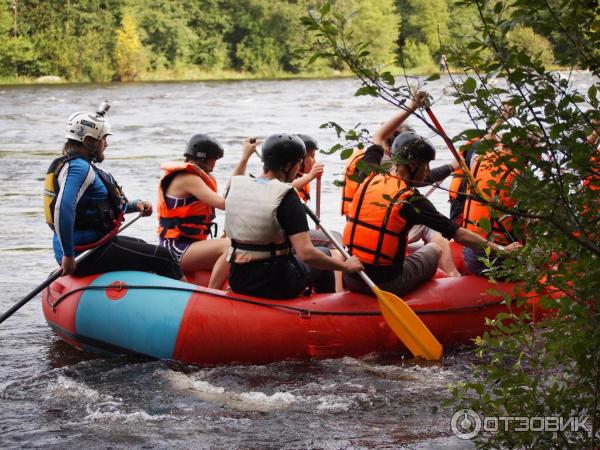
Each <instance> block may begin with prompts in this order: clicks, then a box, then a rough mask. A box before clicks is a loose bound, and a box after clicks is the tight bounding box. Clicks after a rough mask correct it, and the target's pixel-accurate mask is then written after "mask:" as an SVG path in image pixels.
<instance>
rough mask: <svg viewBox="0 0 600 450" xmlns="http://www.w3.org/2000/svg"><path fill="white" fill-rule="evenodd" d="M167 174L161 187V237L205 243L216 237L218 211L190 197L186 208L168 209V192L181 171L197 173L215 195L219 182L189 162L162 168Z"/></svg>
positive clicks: (169, 164) (159, 219)
mask: <svg viewBox="0 0 600 450" xmlns="http://www.w3.org/2000/svg"><path fill="white" fill-rule="evenodd" d="M160 168H161V169H162V170H164V171H165V173H164V174H163V176H162V178H161V179H160V182H159V184H158V207H157V209H158V235H159V236H160V237H162V238H165V239H177V238H179V237H181V236H184V237H187V238H189V239H193V240H196V241H203V240H205V239H206V238H207V237H208V236H215V235H216V230H215V232H214V233H212V229H213V227H215V228H216V223H215V222H214V221H213V220H214V218H215V209H214V208H213V207H212V206H209V205H207V204H205V203H202V202H201V201H200V200H198V199H195V198H194V197H189V198H188V199H185V200H188V201H190V200H191V201H190V202H189V203H187V202H186V201H183V202H182V203H183V204H182V206H176V207H175V208H168V207H167V201H166V192H167V189H168V188H169V185H170V184H171V182H172V181H173V179H174V178H175V176H176V175H177V174H179V173H181V172H188V173H193V174H194V175H197V176H199V177H200V178H202V181H204V182H205V183H206V185H207V186H208V187H209V188H210V189H211V190H212V191H214V192H217V181H216V180H215V179H214V178H213V177H212V176H211V175H209V174H207V173H206V172H205V171H204V170H202V169H201V168H200V167H198V166H196V165H195V164H192V163H189V162H187V163H186V162H169V163H165V164H163V165H161V167H160Z"/></svg>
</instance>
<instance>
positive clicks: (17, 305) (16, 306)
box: [0, 213, 142, 323]
mask: <svg viewBox="0 0 600 450" xmlns="http://www.w3.org/2000/svg"><path fill="white" fill-rule="evenodd" d="M140 217H142V214H141V213H140V214H138V215H136V216H135V217H133V218H131V219H129V220H128V221H127V222H125V223H124V224H123V225H121V228H119V231H118V232H117V233H116V234H115V236H116V235H117V234H119V233H120V232H121V231H123V230H124V229H125V228H127V227H128V226H130V225H131V224H133V223H134V222H135V221H136V220H138V219H139V218H140ZM97 248H98V247H94V248H91V249H89V250H86V251H85V252H83V253H81V254H80V255H79V256H77V258H75V263H76V264H79V263H80V262H81V261H83V260H84V259H85V258H87V257H88V256H89V255H90V254H91V253H92V252H94V250H96V249H97ZM61 273H62V268H61V267H59V268H58V269H56V270H55V271H54V272H52V273H51V274H50V276H49V277H48V278H47V279H46V281H44V282H43V283H42V284H40V285H39V286H38V287H36V288H35V289H34V290H33V291H31V292H30V293H29V294H27V295H26V296H25V297H24V298H23V299H21V300H19V301H18V302H17V303H15V304H14V305H13V306H12V307H11V308H10V309H9V310H8V311H6V312H5V313H4V314H2V315H1V316H0V323H2V322H4V321H5V320H6V319H8V318H9V317H10V316H12V315H13V314H14V313H15V312H16V311H17V310H19V309H20V308H21V307H22V306H23V305H25V304H26V303H27V302H29V300H31V299H32V298H34V297H35V296H36V295H38V294H39V293H40V292H42V291H43V290H44V288H46V286H48V285H49V284H50V283H52V282H53V281H54V280H56V279H57V278H59V277H60V276H61Z"/></svg>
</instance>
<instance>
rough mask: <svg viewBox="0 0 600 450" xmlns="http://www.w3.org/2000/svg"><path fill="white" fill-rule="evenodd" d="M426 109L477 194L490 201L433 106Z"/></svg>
mask: <svg viewBox="0 0 600 450" xmlns="http://www.w3.org/2000/svg"><path fill="white" fill-rule="evenodd" d="M425 111H426V112H427V115H429V118H430V119H431V121H432V122H433V125H435V127H436V129H437V130H438V133H440V136H441V137H442V139H444V142H446V145H447V146H448V148H449V149H450V152H451V153H452V155H453V156H454V158H455V159H456V161H457V162H458V164H459V165H460V168H461V169H462V170H463V172H464V173H465V174H466V175H467V178H468V179H469V183H471V185H472V186H473V188H474V189H475V192H476V193H477V195H478V196H479V197H481V198H482V199H484V200H485V201H487V202H489V201H490V198H489V196H488V195H485V194H484V193H483V192H482V190H481V189H480V188H479V185H478V184H477V183H476V182H475V177H473V174H472V173H471V169H469V166H467V163H466V162H465V160H464V159H463V157H462V156H460V153H458V152H457V151H456V147H454V144H453V143H452V141H451V140H450V138H449V137H448V135H447V134H446V132H445V131H444V129H443V128H442V125H441V124H440V122H439V121H438V120H437V117H436V116H435V114H433V111H432V110H431V108H429V107H427V108H425Z"/></svg>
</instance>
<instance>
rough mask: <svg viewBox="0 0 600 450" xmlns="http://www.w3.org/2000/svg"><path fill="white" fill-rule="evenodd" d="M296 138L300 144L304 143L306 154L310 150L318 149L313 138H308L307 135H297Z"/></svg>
mask: <svg viewBox="0 0 600 450" xmlns="http://www.w3.org/2000/svg"><path fill="white" fill-rule="evenodd" d="M298 137H299V138H300V139H302V142H304V146H305V147H306V151H307V152H309V151H311V150H317V149H318V148H319V144H317V141H316V140H315V139H314V138H312V137H310V136H309V135H308V134H299V135H298Z"/></svg>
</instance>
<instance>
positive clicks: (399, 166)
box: [344, 133, 520, 295]
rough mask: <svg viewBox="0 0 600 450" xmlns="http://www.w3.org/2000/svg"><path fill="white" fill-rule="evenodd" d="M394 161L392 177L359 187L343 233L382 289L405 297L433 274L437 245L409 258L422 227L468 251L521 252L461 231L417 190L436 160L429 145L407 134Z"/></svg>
mask: <svg viewBox="0 0 600 450" xmlns="http://www.w3.org/2000/svg"><path fill="white" fill-rule="evenodd" d="M392 157H393V159H394V168H393V169H392V170H391V171H390V173H389V174H379V175H375V176H372V177H369V178H368V179H366V180H365V181H364V182H363V183H362V184H361V186H360V187H359V189H358V191H357V193H356V195H355V197H354V200H353V202H352V205H351V206H350V214H349V217H348V222H347V224H346V227H345V229H344V244H346V246H347V247H348V249H349V250H350V252H351V253H352V254H353V255H354V256H357V257H358V259H359V260H360V261H361V262H362V263H363V265H364V267H365V271H366V273H367V274H368V275H369V276H370V277H371V279H372V280H373V281H374V282H375V283H377V284H378V285H379V287H380V288H381V289H383V290H386V291H390V292H393V293H394V294H396V295H404V294H406V293H407V292H409V291H411V290H412V289H414V288H415V287H417V286H418V285H420V284H422V283H423V282H425V281H427V280H429V279H430V278H432V277H433V276H434V275H435V271H436V268H437V265H438V259H439V257H440V253H441V248H440V246H439V245H438V244H437V243H436V242H430V243H428V244H427V245H425V246H423V247H422V248H420V249H419V250H418V251H416V252H414V253H412V254H410V255H408V256H406V257H405V253H406V243H407V237H408V233H409V232H410V229H411V228H412V227H413V226H415V225H418V224H422V225H426V226H428V227H430V228H433V229H434V230H437V231H439V232H440V233H441V235H442V236H443V237H444V238H446V239H452V238H454V240H455V241H457V242H459V243H461V244H463V245H465V246H467V247H470V248H477V249H480V248H484V247H490V248H491V250H492V251H494V252H500V253H502V252H506V253H508V252H512V251H514V250H516V249H518V248H519V247H520V244H518V243H514V244H511V245H508V246H506V247H503V246H499V245H497V244H495V243H493V242H489V241H486V240H485V239H484V238H482V237H481V236H479V235H478V234H475V233H473V232H471V231H469V230H466V229H465V228H461V227H459V226H458V225H456V224H455V223H453V222H452V221H450V219H448V218H447V217H445V216H443V215H442V214H440V213H439V212H438V211H437V210H436V209H435V207H434V206H433V204H432V203H431V202H430V201H429V200H427V199H426V198H425V197H423V196H422V195H421V194H420V193H419V191H417V190H416V189H415V185H417V186H418V185H419V184H420V183H422V181H423V180H425V179H426V178H427V175H428V174H429V162H430V161H431V160H433V159H435V149H434V148H433V146H432V145H431V144H430V143H429V141H427V140H426V139H424V138H422V137H421V136H418V135H416V134H414V133H403V134H401V135H399V136H398V137H397V138H396V139H395V140H394V143H393V145H392ZM344 284H345V285H346V286H347V287H348V288H349V289H350V290H351V291H357V292H362V293H365V294H370V289H369V288H368V287H367V286H366V285H365V284H364V282H363V281H362V280H361V279H360V278H359V277H357V276H355V275H344Z"/></svg>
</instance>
